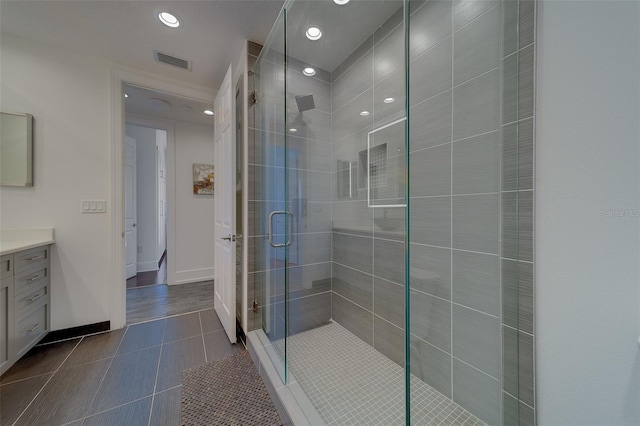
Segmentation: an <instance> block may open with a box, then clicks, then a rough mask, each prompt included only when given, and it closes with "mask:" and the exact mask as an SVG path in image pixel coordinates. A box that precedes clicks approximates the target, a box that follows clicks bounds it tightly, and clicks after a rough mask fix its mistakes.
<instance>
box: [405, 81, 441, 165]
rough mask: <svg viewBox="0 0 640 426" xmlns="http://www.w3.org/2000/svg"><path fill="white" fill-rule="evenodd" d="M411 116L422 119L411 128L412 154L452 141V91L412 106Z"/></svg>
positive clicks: (414, 122) (412, 122)
mask: <svg viewBox="0 0 640 426" xmlns="http://www.w3.org/2000/svg"><path fill="white" fill-rule="evenodd" d="M409 116H410V117H420V119H419V120H412V121H411V125H410V126H409V143H410V147H409V150H410V152H412V153H413V152H414V151H417V150H420V149H424V148H429V147H432V146H436V145H441V144H443V143H447V142H450V141H451V91H446V92H444V93H442V94H440V95H438V96H434V97H432V98H429V99H427V100H426V101H423V102H421V103H418V104H415V105H412V106H411V107H410V109H409ZM412 155H413V154H412ZM411 159H412V160H413V157H411Z"/></svg>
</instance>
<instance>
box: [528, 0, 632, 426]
mask: <svg viewBox="0 0 640 426" xmlns="http://www.w3.org/2000/svg"><path fill="white" fill-rule="evenodd" d="M539 6H540V7H539V13H538V51H537V55H538V57H537V59H538V71H537V113H536V114H537V124H536V132H537V136H536V137H537V139H536V162H537V166H536V174H537V177H536V187H537V190H536V242H537V248H536V327H537V330H536V336H537V337H536V338H537V342H536V351H537V354H536V356H537V363H536V369H537V370H536V371H537V382H536V384H537V407H536V409H537V416H538V424H540V425H596V424H598V425H604V424H607V425H624V424H628V425H631V424H634V425H637V424H640V355H639V351H640V349H639V348H638V344H637V339H638V336H639V334H640V313H639V310H640V290H639V286H640V271H639V261H640V246H639V245H640V242H639V241H640V240H639V236H640V224H639V220H640V219H639V217H638V216H637V214H638V211H639V210H640V172H639V169H640V164H639V160H640V127H639V126H640V124H639V123H640V82H639V81H640V3H639V2H637V1H629V2H623V1H620V2H616V1H575V2H565V1H545V2H542V3H541V4H540V5H539ZM625 210H627V211H630V212H631V213H625ZM618 214H619V215H620V216H618Z"/></svg>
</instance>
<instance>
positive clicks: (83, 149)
mask: <svg viewBox="0 0 640 426" xmlns="http://www.w3.org/2000/svg"><path fill="white" fill-rule="evenodd" d="M0 55H1V59H2V60H1V61H0V93H1V96H0V109H2V110H11V111H24V112H29V113H32V114H33V115H34V179H35V180H34V187H32V188H13V187H0V227H1V228H17V227H53V228H55V236H56V244H55V245H54V247H53V250H52V257H51V301H52V312H51V326H52V330H59V329H64V328H69V327H76V326H81V325H86V324H93V323H97V322H102V321H109V320H112V321H113V320H115V323H116V324H117V323H118V321H121V320H122V318H120V317H119V316H118V317H117V318H119V319H116V317H111V315H120V314H119V312H124V310H120V304H121V300H120V298H118V297H114V294H115V293H114V291H113V288H114V286H115V285H119V283H118V281H119V279H120V278H119V277H120V276H121V275H122V276H124V275H123V274H122V273H121V272H118V271H116V270H114V268H113V266H112V265H113V259H112V258H111V257H112V251H111V247H112V236H113V235H114V232H113V231H112V229H111V227H112V223H113V222H112V216H111V215H112V214H113V210H112V206H113V200H112V199H111V198H110V197H111V191H110V189H111V188H110V184H111V178H112V177H111V169H110V167H111V164H110V161H111V138H110V135H111V133H112V128H111V123H112V122H111V118H112V117H111V105H110V93H111V88H110V81H111V77H112V75H111V71H112V70H113V69H117V70H119V71H124V72H126V74H127V75H136V76H142V77H140V79H142V78H144V79H145V80H148V81H157V82H159V83H158V84H159V85H160V87H171V88H174V89H175V90H177V91H178V90H183V91H184V92H187V93H194V94H201V96H202V97H203V98H204V97H205V96H207V97H208V96H211V97H212V91H211V90H209V89H207V88H203V87H199V86H194V85H191V84H189V83H183V82H178V81H175V80H170V79H166V78H158V77H157V76H155V75H151V74H149V73H142V72H137V71H132V70H130V69H127V68H126V67H122V66H120V65H115V64H112V63H109V62H106V61H102V60H100V59H96V58H90V57H87V56H84V55H80V54H77V53H75V52H72V51H69V50H66V49H59V48H56V47H52V46H48V45H44V44H41V43H36V42H32V41H30V40H26V39H22V38H17V37H13V36H9V35H5V34H3V35H2V37H1V38H0ZM177 91H176V93H177ZM192 97H194V98H198V96H196V95H192ZM176 127H178V126H176ZM178 132H179V130H176V133H178ZM180 132H181V131H180ZM187 133H189V132H188V131H187ZM201 133H203V131H202V130H195V131H194V132H192V134H196V135H197V134H201ZM211 140H212V137H211ZM198 143H200V142H196V144H198ZM185 150H186V151H187V153H190V154H189V155H190V156H192V157H195V158H196V160H195V161H198V160H204V159H205V158H207V159H208V157H207V154H206V152H205V153H201V154H197V153H195V152H192V151H193V148H189V147H187V148H186V149H185ZM211 151H212V150H211ZM183 157H184V155H183ZM211 162H213V159H212V158H211ZM190 179H191V177H190V172H189V173H186V175H185V173H184V172H182V175H181V177H179V180H180V181H179V182H178V184H177V187H178V188H181V190H182V191H185V189H184V187H185V186H186V190H187V191H188V190H189V187H190V185H191V183H190ZM82 199H104V200H107V213H106V214H81V213H80V207H81V204H80V200H82ZM208 200H209V201H210V202H211V205H213V201H212V198H211V197H208ZM193 204H198V203H197V201H196V203H191V204H189V203H186V204H185V206H186V207H187V208H194V207H197V206H194V205H193ZM204 204H206V201H205V202H204ZM204 210H206V207H205V209H204ZM212 211H213V207H211V212H212ZM206 215H207V213H206V212H204V213H203V212H202V211H196V212H193V214H192V213H191V212H187V213H186V214H185V215H184V217H185V218H186V220H187V221H189V223H188V225H186V226H178V227H177V228H178V232H179V233H185V234H186V235H188V236H190V237H193V236H194V234H196V235H198V236H199V237H203V236H204V237H206V235H205V234H204V232H203V233H197V232H192V229H193V228H197V227H198V223H197V222H196V220H203V221H204V222H209V221H212V220H213V219H212V215H211V216H209V217H205V216H206ZM203 226H204V228H205V229H206V228H207V226H208V223H205V224H204V225H203ZM211 227H213V225H211ZM183 228H187V229H186V230H185V229H183ZM190 230H191V231H190ZM118 235H119V232H118ZM211 235H213V231H211ZM178 238H179V239H181V240H182V241H181V243H180V245H179V248H178V249H179V250H180V249H185V248H186V250H189V249H190V245H189V244H188V241H184V239H185V237H184V236H182V235H179V236H178ZM187 238H189V237H187ZM212 245H213V239H211V246H212ZM191 248H192V249H193V250H194V253H192V254H189V253H184V254H183V255H182V256H183V257H185V258H186V260H185V259H180V262H179V263H180V265H179V266H178V268H181V269H179V270H181V271H184V273H183V274H182V275H183V278H184V276H185V275H187V276H191V277H196V278H197V277H201V278H203V279H208V278H210V277H211V276H213V272H212V269H213V260H212V259H213V254H212V250H213V249H212V248H211V250H210V251H209V252H207V250H208V249H207V248H206V247H205V248H203V247H201V245H200V244H195V245H193V246H191ZM203 259H207V260H208V259H211V261H210V263H206V262H203V261H202V260H203ZM194 269H195V270H198V269H200V271H196V272H194V271H193V270H194ZM122 286H123V288H124V282H122ZM123 300H124V298H122V301H123ZM113 307H117V309H111V308H113ZM113 324H114V323H113V322H112V325H113Z"/></svg>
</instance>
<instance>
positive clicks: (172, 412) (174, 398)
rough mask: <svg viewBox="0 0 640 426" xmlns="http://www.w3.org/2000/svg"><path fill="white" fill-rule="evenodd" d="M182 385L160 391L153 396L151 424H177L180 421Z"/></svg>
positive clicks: (154, 425)
mask: <svg viewBox="0 0 640 426" xmlns="http://www.w3.org/2000/svg"><path fill="white" fill-rule="evenodd" d="M181 402H182V386H178V387H175V388H173V389H169V390H166V391H164V392H159V393H157V394H155V395H154V397H153V409H152V410H151V423H150V425H151V426H175V425H179V424H181V423H180V410H181Z"/></svg>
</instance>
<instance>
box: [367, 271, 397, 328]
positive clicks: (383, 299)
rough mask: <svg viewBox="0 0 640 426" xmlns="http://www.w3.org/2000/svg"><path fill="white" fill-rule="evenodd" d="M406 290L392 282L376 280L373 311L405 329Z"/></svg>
mask: <svg viewBox="0 0 640 426" xmlns="http://www.w3.org/2000/svg"><path fill="white" fill-rule="evenodd" d="M404 292H405V288H404V286H402V285H400V284H396V283H392V282H391V281H387V280H383V279H382V278H375V280H374V294H375V298H374V301H373V302H374V303H373V311H374V312H375V314H376V316H380V317H382V318H383V319H385V320H387V321H388V322H390V323H392V324H394V325H396V326H397V327H400V328H402V329H404V324H405V309H404V305H405V293H404Z"/></svg>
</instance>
